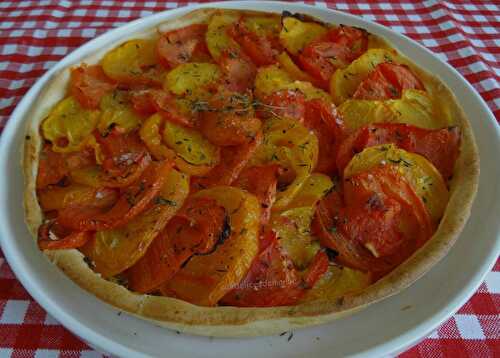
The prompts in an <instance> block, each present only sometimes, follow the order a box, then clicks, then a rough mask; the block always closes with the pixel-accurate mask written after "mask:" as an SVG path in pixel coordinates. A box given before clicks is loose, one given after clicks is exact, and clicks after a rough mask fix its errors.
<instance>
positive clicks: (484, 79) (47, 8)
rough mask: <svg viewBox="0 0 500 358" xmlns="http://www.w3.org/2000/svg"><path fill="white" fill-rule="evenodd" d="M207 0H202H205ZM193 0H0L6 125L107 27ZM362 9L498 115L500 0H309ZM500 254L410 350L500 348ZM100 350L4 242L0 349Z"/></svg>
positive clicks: (1, 118)
mask: <svg viewBox="0 0 500 358" xmlns="http://www.w3.org/2000/svg"><path fill="white" fill-rule="evenodd" d="M199 2H202V1H199ZM193 3H197V2H196V1H190V2H188V1H177V2H171V1H170V2H163V1H118V0H116V1H110V0H81V1H68V0H39V1H0V128H1V127H3V126H4V125H5V123H6V121H7V120H8V118H9V115H10V114H11V113H12V111H13V109H14V107H15V106H16V104H17V103H18V102H19V100H20V99H21V97H22V96H23V95H24V94H25V93H26V92H27V91H28V89H29V88H30V87H31V86H32V85H33V83H34V82H35V81H36V80H37V79H38V78H39V77H40V76H41V75H42V74H43V73H44V72H45V71H47V69H49V68H50V67H51V66H53V65H54V64H55V63H56V62H57V61H58V60H59V59H61V58H62V57H63V56H65V55H66V54H68V53H69V52H71V51H72V50H74V49H75V48H77V47H78V46H80V45H81V44H83V43H85V42H86V41H88V40H90V39H92V38H94V37H96V36H97V35H99V34H102V33H104V32H106V31H108V30H109V29H112V28H114V27H117V26H120V25H122V24H125V23H127V22H129V21H131V20H134V19H136V18H139V17H144V16H147V15H150V14H152V13H155V12H158V11H163V10H166V9H169V8H174V7H178V6H184V5H187V4H193ZM305 3H307V4H314V5H316V6H320V7H330V8H333V9H337V10H341V11H345V12H349V13H351V14H355V15H360V16H362V17H364V18H366V19H369V20H373V21H376V22H378V23H381V24H383V25H386V26H388V27H391V28H392V29H393V30H395V31H397V32H401V33H404V34H406V35H408V36H409V37H411V38H413V39H415V40H417V41H419V42H420V43H422V44H423V45H424V46H426V47H427V48H429V49H431V50H432V51H434V52H435V53H437V54H438V56H439V57H440V58H442V59H443V60H444V61H448V63H450V64H451V65H452V66H453V67H455V68H456V69H457V70H458V71H460V72H461V73H462V75H463V76H464V77H465V78H466V79H467V80H468V81H469V82H470V83H471V84H472V85H473V86H474V87H475V88H476V90H477V91H478V92H479V93H480V94H481V96H482V97H483V98H484V100H485V101H486V103H487V104H488V105H489V106H490V108H491V110H492V111H493V113H494V114H495V116H496V118H497V120H500V88H499V81H498V80H499V76H500V2H499V1H498V0H497V1H494V0H492V1H477V0H473V1H464V2H462V1H439V0H427V1H413V2H411V1H394V0H385V1H383V2H377V1H347V0H346V1H305ZM499 313H500V261H498V262H497V264H496V266H495V267H494V269H493V271H492V272H490V273H489V274H488V276H487V277H486V281H485V282H484V283H483V284H482V285H481V287H480V288H479V290H478V291H477V292H476V293H475V294H474V296H473V297H472V298H471V299H470V300H469V302H467V303H466V304H465V305H464V306H463V307H462V308H461V309H460V310H459V311H458V312H457V313H456V314H455V315H454V316H453V317H452V318H450V319H449V320H448V321H447V322H446V323H444V324H443V325H442V326H441V327H439V328H438V329H437V331H435V332H434V333H433V334H431V335H430V336H429V337H428V338H427V339H425V340H424V341H422V342H421V343H420V344H418V345H417V346H415V347H413V348H412V349H410V350H409V351H407V352H406V353H404V354H402V356H403V357H419V356H426V357H427V356H432V357H443V356H445V357H463V356H471V357H479V356H481V357H493V356H497V357H500V316H499ZM35 355H36V356H37V357H53V356H54V357H55V356H59V355H64V356H81V357H94V356H95V357H100V354H99V353H97V352H95V351H93V350H92V349H91V348H89V347H88V346H87V345H86V344H84V343H83V342H81V341H80V340H79V339H78V338H76V337H75V336H74V335H73V334H71V333H70V332H69V331H67V330H66V329H64V328H63V327H62V326H61V325H59V324H58V323H57V322H56V321H55V320H54V319H53V318H51V317H50V316H49V315H47V313H46V312H45V311H44V310H43V309H42V308H41V307H40V306H39V305H38V304H37V303H36V302H34V301H33V299H32V298H31V297H30V296H29V295H28V293H27V292H26V291H25V290H24V288H23V287H22V286H21V284H20V283H19V281H17V280H16V278H15V277H14V275H13V273H12V271H11V270H10V268H9V266H8V264H7V263H5V262H4V259H3V256H2V253H1V251H0V357H5V356H13V357H14V356H15V357H31V356H35Z"/></svg>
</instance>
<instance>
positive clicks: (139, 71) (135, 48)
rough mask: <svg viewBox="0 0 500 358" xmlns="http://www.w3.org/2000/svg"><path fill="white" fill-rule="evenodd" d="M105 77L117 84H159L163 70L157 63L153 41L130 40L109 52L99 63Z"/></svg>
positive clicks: (154, 42)
mask: <svg viewBox="0 0 500 358" xmlns="http://www.w3.org/2000/svg"><path fill="white" fill-rule="evenodd" d="M101 65H102V69H103V70H104V73H106V75H107V76H108V77H110V78H112V79H114V80H116V81H118V82H122V83H126V84H130V85H137V84H161V75H160V74H161V73H163V69H162V67H161V65H160V64H159V62H158V55H157V53H156V41H155V40H141V39H136V40H130V41H127V42H125V43H124V44H122V45H121V46H119V47H117V48H115V49H113V50H111V51H109V52H108V53H107V54H106V55H105V56H104V58H103V59H102V61H101Z"/></svg>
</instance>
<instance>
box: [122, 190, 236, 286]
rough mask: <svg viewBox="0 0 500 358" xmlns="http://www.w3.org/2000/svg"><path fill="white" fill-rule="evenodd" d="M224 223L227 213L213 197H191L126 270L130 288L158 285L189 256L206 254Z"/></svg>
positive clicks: (218, 236)
mask: <svg viewBox="0 0 500 358" xmlns="http://www.w3.org/2000/svg"><path fill="white" fill-rule="evenodd" d="M225 223H226V212H225V210H224V208H223V207H221V206H219V205H217V203H216V201H215V200H213V199H209V198H194V199H191V200H190V201H189V202H188V203H187V204H186V205H185V206H184V207H183V209H181V211H180V212H179V213H178V214H177V215H176V216H175V217H174V218H172V219H171V220H170V222H169V223H168V225H167V227H166V228H165V230H164V231H163V232H162V233H160V235H159V236H158V237H157V238H156V239H155V240H154V241H153V243H152V244H151V246H150V247H149V249H148V251H147V252H146V254H145V255H144V256H143V257H142V258H141V259H140V260H139V261H138V262H137V263H136V264H135V265H134V266H132V267H131V268H130V269H129V270H128V272H127V277H128V279H129V287H130V288H131V289H133V290H134V291H137V292H141V293H147V292H151V291H153V290H155V289H157V288H159V287H160V286H161V285H163V284H164V283H165V282H167V281H168V280H169V279H170V278H172V277H173V275H174V274H175V273H177V272H178V271H179V270H180V269H181V267H182V265H183V264H184V263H185V262H186V261H187V260H188V259H189V258H190V257H191V256H192V255H196V254H207V253H209V252H210V251H212V250H213V249H214V248H215V245H216V244H217V243H218V242H219V241H221V240H224V239H225V235H224V232H225ZM226 234H227V232H226ZM226 236H227V235H226Z"/></svg>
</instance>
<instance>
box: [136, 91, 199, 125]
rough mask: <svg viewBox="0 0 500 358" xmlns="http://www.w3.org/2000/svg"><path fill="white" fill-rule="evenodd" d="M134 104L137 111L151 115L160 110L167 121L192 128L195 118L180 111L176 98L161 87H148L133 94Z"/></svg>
mask: <svg viewBox="0 0 500 358" xmlns="http://www.w3.org/2000/svg"><path fill="white" fill-rule="evenodd" d="M132 105H133V107H134V109H135V111H136V112H138V113H140V114H143V115H151V114H154V113H156V112H159V113H160V115H161V116H162V117H163V118H165V120H167V121H171V122H173V123H176V124H180V125H181V126H185V127H189V128H192V127H194V122H195V121H194V120H193V119H191V118H188V117H187V116H185V115H183V114H182V113H180V111H179V109H178V108H177V105H176V104H175V98H174V97H173V96H171V95H169V94H168V93H167V92H165V91H162V90H160V89H147V90H140V91H136V92H134V93H133V94H132Z"/></svg>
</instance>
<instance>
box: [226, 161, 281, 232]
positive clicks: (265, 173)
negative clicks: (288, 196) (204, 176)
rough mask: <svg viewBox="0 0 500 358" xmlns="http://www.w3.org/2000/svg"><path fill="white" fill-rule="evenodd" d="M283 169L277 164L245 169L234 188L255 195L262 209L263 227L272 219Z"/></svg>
mask: <svg viewBox="0 0 500 358" xmlns="http://www.w3.org/2000/svg"><path fill="white" fill-rule="evenodd" d="M281 172H282V168H281V167H280V166H279V165H277V164H270V165H261V166H255V167H249V168H246V169H244V170H243V171H242V172H241V173H240V175H239V177H238V179H237V180H236V181H235V182H234V184H233V185H234V186H237V187H240V188H242V189H244V190H246V191H248V192H250V193H252V194H254V195H255V196H256V197H257V199H259V201H260V205H261V208H262V214H261V219H260V221H261V225H266V224H267V223H268V222H269V218H270V217H271V207H272V205H273V203H274V201H275V199H276V186H277V183H278V178H279V176H280V175H281Z"/></svg>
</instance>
